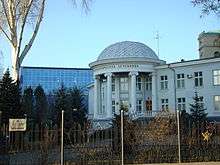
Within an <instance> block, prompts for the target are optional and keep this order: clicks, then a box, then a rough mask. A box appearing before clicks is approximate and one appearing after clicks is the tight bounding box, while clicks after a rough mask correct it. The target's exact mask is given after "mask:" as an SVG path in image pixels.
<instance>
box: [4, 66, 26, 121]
mask: <svg viewBox="0 0 220 165" xmlns="http://www.w3.org/2000/svg"><path fill="white" fill-rule="evenodd" d="M20 100H21V92H20V88H19V83H18V82H14V81H13V80H12V78H11V76H10V72H9V69H7V71H6V72H5V74H4V76H3V78H2V80H0V111H2V115H1V116H2V120H1V121H2V123H4V124H6V125H7V124H8V122H9V118H20V117H24V113H23V112H22V111H21V103H20Z"/></svg>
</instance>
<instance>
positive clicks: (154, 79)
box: [152, 72, 158, 111]
mask: <svg viewBox="0 0 220 165" xmlns="http://www.w3.org/2000/svg"><path fill="white" fill-rule="evenodd" d="M152 111H158V109H157V75H156V73H155V72H152Z"/></svg>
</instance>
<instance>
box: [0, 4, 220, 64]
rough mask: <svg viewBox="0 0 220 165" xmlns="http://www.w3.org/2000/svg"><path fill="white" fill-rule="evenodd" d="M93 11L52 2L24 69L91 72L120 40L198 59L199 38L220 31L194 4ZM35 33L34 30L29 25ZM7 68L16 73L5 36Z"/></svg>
mask: <svg viewBox="0 0 220 165" xmlns="http://www.w3.org/2000/svg"><path fill="white" fill-rule="evenodd" d="M90 8H91V9H90V12H89V13H88V14H85V13H84V12H83V11H82V10H81V9H80V8H79V7H78V8H74V7H73V6H72V4H71V0H66V1H64V0H48V1H47V6H46V10H45V15H44V18H43V22H42V24H41V27H40V30H39V32H38V35H37V38H36V40H35V42H34V44H33V46H32V48H31V50H30V51H29V53H28V55H27V57H26V58H25V59H24V61H23V64H22V65H23V66H42V67H70V68H71V67H74V68H82V67H83V68H87V67H88V64H89V63H91V62H93V61H95V60H96V59H97V57H98V56H99V54H100V53H101V51H102V50H103V49H104V48H106V47H107V46H109V45H111V44H113V43H115V42H120V41H137V42H142V43H144V44H146V45H147V46H149V47H150V48H152V49H153V50H154V51H155V52H156V53H157V51H158V49H157V40H156V39H155V37H156V33H157V31H158V32H159V35H160V40H159V45H160V46H159V51H160V54H159V58H160V59H162V60H165V61H167V63H170V62H176V61H180V60H181V59H185V60H192V59H196V58H198V57H199V55H198V40H197V39H198V35H199V34H200V33H201V32H202V31H212V30H218V29H219V28H220V18H217V17H216V16H215V15H209V16H206V17H203V18H200V9H199V8H195V7H193V6H192V4H191V3H190V0H155V1H153V0H151V1H149V0H93V3H92V5H91V7H90ZM29 28H30V29H31V28H32V27H31V26H29ZM0 50H1V51H2V52H3V55H4V66H5V67H9V68H11V62H10V47H9V45H8V44H7V43H6V42H5V39H4V38H3V36H0Z"/></svg>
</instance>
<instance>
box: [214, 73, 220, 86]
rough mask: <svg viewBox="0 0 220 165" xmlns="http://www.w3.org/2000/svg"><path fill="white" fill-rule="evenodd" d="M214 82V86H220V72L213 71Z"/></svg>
mask: <svg viewBox="0 0 220 165" xmlns="http://www.w3.org/2000/svg"><path fill="white" fill-rule="evenodd" d="M213 82H214V85H220V70H214V71H213Z"/></svg>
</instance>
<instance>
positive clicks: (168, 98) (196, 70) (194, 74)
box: [89, 32, 220, 125]
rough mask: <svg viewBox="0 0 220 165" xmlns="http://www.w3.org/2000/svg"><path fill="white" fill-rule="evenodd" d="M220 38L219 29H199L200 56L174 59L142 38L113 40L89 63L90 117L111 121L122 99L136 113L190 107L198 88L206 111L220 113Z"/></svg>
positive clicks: (142, 114) (137, 115)
mask: <svg viewBox="0 0 220 165" xmlns="http://www.w3.org/2000/svg"><path fill="white" fill-rule="evenodd" d="M219 38H220V33H219V32H207V33H205V32H203V33H201V34H200V35H199V54H200V58H199V59H196V60H190V61H184V60H182V61H181V62H176V63H170V64H166V62H165V61H162V60H160V59H159V58H158V56H157V55H156V54H155V52H154V51H153V50H152V49H151V48H149V47H148V46H146V45H144V44H143V43H139V42H132V41H124V42H118V43H115V44H113V45H110V46H109V47H107V48H106V49H104V50H103V51H102V52H101V54H100V55H99V57H98V58H97V60H96V61H95V62H92V63H90V67H91V69H92V70H93V73H94V84H91V85H90V86H89V114H90V117H91V119H92V120H94V122H95V123H98V124H99V125H102V123H106V122H105V121H106V120H107V121H111V119H112V117H113V115H114V114H115V113H116V114H119V110H120V106H122V105H123V106H125V107H127V109H128V112H127V113H128V115H130V116H131V117H132V118H135V119H137V118H140V117H141V118H143V117H152V116H154V114H155V113H157V112H158V111H160V110H162V109H169V110H171V111H175V110H177V109H178V110H186V111H188V112H189V104H190V103H193V97H194V95H195V92H198V95H199V96H200V98H201V99H200V100H201V104H203V105H204V106H205V108H207V112H208V116H209V117H218V116H219V117H220V58H219V55H218V52H220V45H218V42H219V40H218V39H219ZM103 121H104V122H103Z"/></svg>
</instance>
